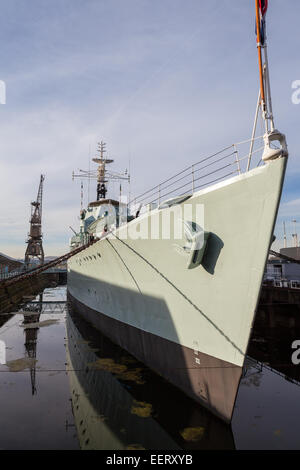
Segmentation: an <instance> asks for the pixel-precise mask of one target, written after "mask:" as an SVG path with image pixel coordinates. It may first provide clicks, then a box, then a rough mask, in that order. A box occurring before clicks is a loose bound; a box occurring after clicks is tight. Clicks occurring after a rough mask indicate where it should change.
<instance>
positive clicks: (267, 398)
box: [0, 286, 300, 450]
mask: <svg viewBox="0 0 300 470" xmlns="http://www.w3.org/2000/svg"><path fill="white" fill-rule="evenodd" d="M27 300H28V302H27ZM25 302H27V303H23V305H21V306H19V307H18V308H17V309H16V312H13V313H10V315H9V316H6V315H3V314H1V315H0V341H1V342H3V343H0V345H1V344H2V345H3V344H4V345H5V348H6V349H5V353H6V358H5V362H6V364H2V365H0V397H1V403H2V406H1V413H0V449H80V448H81V449H151V450H155V449H160V450H169V449H170V450H171V449H172V450H178V449H184V450H190V449H194V450H196V449H300V441H299V437H298V436H299V432H300V422H299V420H298V414H297V409H298V404H299V400H300V365H298V366H297V365H294V364H293V363H292V362H291V354H292V350H291V339H293V340H294V339H297V337H296V336H295V335H298V338H299V339H300V330H299V327H298V323H297V321H296V320H295V321H293V322H292V323H293V325H292V328H291V327H289V328H288V329H287V330H286V334H285V335H283V336H282V337H281V338H280V340H278V339H276V337H275V336H274V335H276V319H274V318H275V317H274V318H273V319H272V322H274V321H275V324H274V325H273V327H274V328H273V329H272V330H270V326H268V325H267V323H266V322H269V321H270V313H269V314H268V315H267V314H266V315H267V317H266V316H264V315H262V316H261V323H260V324H258V325H257V327H256V329H255V330H254V338H253V341H252V343H251V348H250V350H249V353H251V355H252V359H251V358H249V359H248V361H247V365H246V367H245V370H244V376H243V378H242V381H241V385H240V388H239V392H238V397H237V401H236V406H235V411H234V416H233V421H232V425H231V426H227V425H225V424H224V423H223V422H222V421H220V420H219V419H217V418H215V417H214V416H213V415H212V414H211V413H209V412H208V411H207V410H205V409H204V408H203V407H202V406H200V405H198V404H196V403H195V402H194V401H193V400H191V399H189V398H188V397H186V396H185V395H184V394H183V393H182V392H180V391H179V390H178V389H176V388H175V387H173V386H172V385H170V384H169V383H168V382H166V381H165V380H164V379H163V378H162V377H160V376H158V375H157V374H155V373H154V372H152V371H150V370H149V369H148V368H147V367H145V366H144V365H143V364H141V363H140V362H138V361H137V360H136V359H134V358H133V357H132V356H130V355H129V354H128V353H127V352H126V351H124V350H122V349H121V348H119V347H118V346H116V345H114V344H113V343H111V342H110V341H109V340H108V339H107V338H106V337H104V336H103V335H101V334H100V333H99V332H97V331H96V330H94V329H93V328H92V327H91V326H90V325H89V324H87V323H86V322H85V321H83V320H82V319H81V318H80V317H78V315H77V314H76V312H74V311H73V312H71V311H69V310H68V306H67V303H66V288H65V287H64V286H61V287H57V288H51V289H45V290H44V292H43V293H42V294H41V295H38V296H37V297H36V298H35V299H32V298H30V299H26V301H25ZM268 308H269V307H268ZM288 309H289V306H282V310H281V311H280V314H277V313H278V312H277V313H276V312H275V313H276V315H277V316H276V318H280V319H281V320H282V318H283V317H282V315H283V316H284V312H285V314H287V313H288ZM274 315H275V314H274ZM278 315H279V316H278ZM295 315H296V314H295ZM297 315H298V314H297ZM297 315H296V317H295V318H298V317H297ZM291 316H293V313H291ZM266 318H267V319H268V320H266ZM289 321H290V322H291V320H289ZM290 326H291V325H290ZM281 331H282V329H281ZM272 332H273V333H272ZM267 333H268V334H267ZM272 335H273V336H272ZM270 342H271V343H270ZM272 345H273V346H274V347H272ZM287 348H288V349H287ZM2 353H3V350H2ZM255 358H256V359H255ZM261 361H264V363H265V364H267V365H264V364H263V363H262V362H261ZM2 362H4V361H2Z"/></svg>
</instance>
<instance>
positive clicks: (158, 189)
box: [158, 184, 160, 205]
mask: <svg viewBox="0 0 300 470" xmlns="http://www.w3.org/2000/svg"><path fill="white" fill-rule="evenodd" d="M159 204H160V184H159V185H158V205H159Z"/></svg>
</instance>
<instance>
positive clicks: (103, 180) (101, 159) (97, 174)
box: [72, 141, 130, 201]
mask: <svg viewBox="0 0 300 470" xmlns="http://www.w3.org/2000/svg"><path fill="white" fill-rule="evenodd" d="M97 152H98V155H97V156H96V157H95V158H93V159H92V160H93V162H95V163H98V168H97V170H95V171H91V170H89V171H86V170H79V173H80V174H78V175H76V174H75V173H74V171H73V174H72V178H73V180H74V178H88V179H89V180H90V179H91V178H92V179H96V180H97V201H100V199H105V198H106V193H107V183H108V182H109V181H120V180H126V181H128V182H129V181H130V176H129V175H128V173H127V170H126V171H125V172H124V173H116V172H112V171H108V170H107V169H106V165H108V164H109V163H112V162H113V160H112V159H111V158H106V157H105V156H104V154H105V152H106V143H105V142H103V141H101V142H98V145H97Z"/></svg>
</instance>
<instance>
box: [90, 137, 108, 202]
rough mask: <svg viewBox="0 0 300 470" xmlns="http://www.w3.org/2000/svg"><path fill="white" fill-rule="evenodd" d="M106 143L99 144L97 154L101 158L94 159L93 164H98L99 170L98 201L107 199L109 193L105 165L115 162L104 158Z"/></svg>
mask: <svg viewBox="0 0 300 470" xmlns="http://www.w3.org/2000/svg"><path fill="white" fill-rule="evenodd" d="M105 147H106V143H104V142H103V141H102V140H101V142H98V148H97V152H99V157H96V158H93V162H95V163H98V169H97V201H100V199H105V196H106V193H107V187H106V183H107V179H106V178H105V174H106V169H105V165H107V164H108V163H112V162H113V160H111V159H108V158H104V153H105V152H106V149H105Z"/></svg>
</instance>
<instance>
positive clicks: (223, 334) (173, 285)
mask: <svg viewBox="0 0 300 470" xmlns="http://www.w3.org/2000/svg"><path fill="white" fill-rule="evenodd" d="M110 233H111V234H112V235H113V236H114V237H116V239H117V240H119V241H120V242H121V243H123V245H125V246H126V247H127V248H129V250H131V251H132V252H133V253H135V254H136V255H137V256H139V257H140V258H141V259H142V260H143V261H144V262H145V263H146V264H148V265H149V266H150V267H151V268H152V269H153V270H154V271H155V272H156V273H157V274H159V275H160V276H161V277H162V278H163V279H164V280H165V281H166V282H167V283H168V284H170V286H172V287H173V288H174V289H175V290H176V291H177V292H178V293H179V294H180V295H181V296H182V297H183V298H184V299H185V300H186V301H187V302H188V303H189V304H190V305H191V306H192V307H193V308H194V309H195V310H197V312H199V313H200V314H201V315H202V316H203V317H204V318H205V319H206V320H207V321H208V323H210V324H211V325H212V326H213V327H214V328H215V329H216V330H217V331H218V332H219V333H220V334H221V335H222V336H223V337H224V338H225V339H226V341H228V342H229V343H230V344H231V345H232V346H233V347H234V348H235V349H236V350H237V351H238V352H239V353H240V354H242V356H245V354H244V353H243V351H242V350H241V349H240V348H239V347H238V346H237V345H236V344H235V343H234V342H233V341H232V340H231V339H230V338H229V336H227V335H226V334H225V333H224V332H223V331H222V330H221V329H220V328H219V327H218V325H216V324H215V323H214V322H213V321H212V320H211V319H210V318H209V317H208V316H207V315H205V313H204V312H202V310H200V308H199V307H197V305H195V304H194V303H193V302H192V301H191V300H190V299H189V298H188V297H187V296H186V295H185V294H184V292H182V291H181V290H180V289H179V288H178V287H177V286H175V284H173V282H172V281H170V280H169V279H168V278H167V277H166V276H165V275H164V274H163V273H161V272H160V271H159V270H158V269H157V268H156V267H155V266H153V264H152V263H150V261H148V260H147V259H146V258H144V256H143V255H141V254H140V253H138V252H137V251H136V250H135V249H134V248H132V247H131V246H130V245H128V244H127V243H126V242H124V240H121V238H119V237H118V236H117V235H116V234H115V233H113V232H110Z"/></svg>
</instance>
